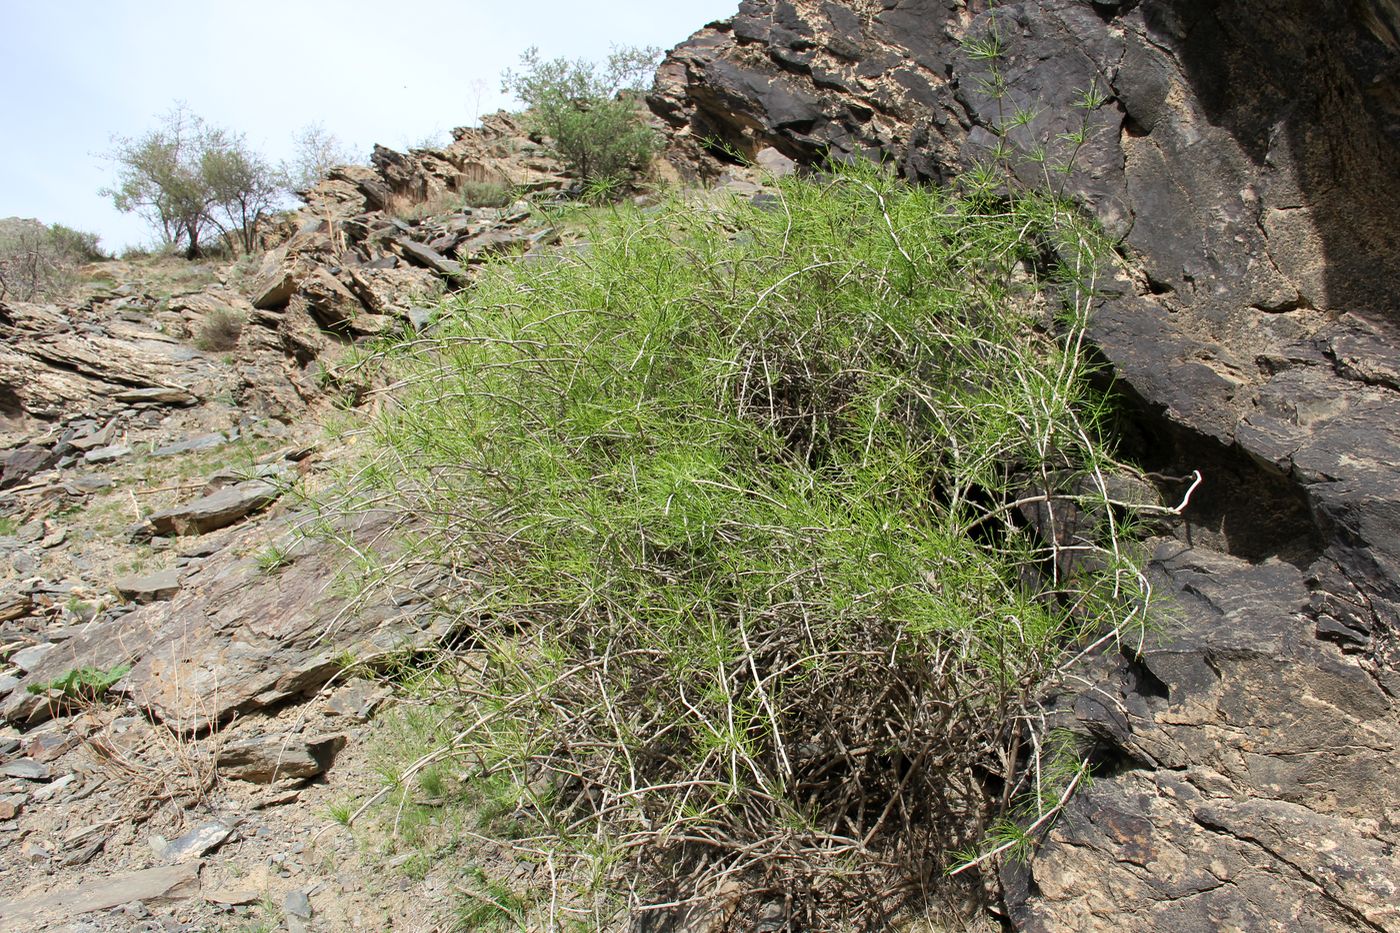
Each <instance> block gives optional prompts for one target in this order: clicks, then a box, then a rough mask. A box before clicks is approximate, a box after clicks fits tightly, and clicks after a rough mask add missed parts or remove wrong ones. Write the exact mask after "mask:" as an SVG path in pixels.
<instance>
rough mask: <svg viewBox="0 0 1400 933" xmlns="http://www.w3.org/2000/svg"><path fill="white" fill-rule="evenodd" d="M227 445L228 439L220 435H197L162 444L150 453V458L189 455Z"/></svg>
mask: <svg viewBox="0 0 1400 933" xmlns="http://www.w3.org/2000/svg"><path fill="white" fill-rule="evenodd" d="M227 443H228V438H227V437H225V436H224V435H222V434H219V433H217V432H216V433H214V434H197V435H195V436H194V437H187V438H185V439H184V440H180V441H174V442H173V443H170V444H164V445H162V446H160V447H157V448H156V449H155V450H153V451H151V456H152V457H173V456H176V455H178V454H190V453H195V452H197V451H200V450H213V449H214V448H215V447H222V446H223V445H224V444H227Z"/></svg>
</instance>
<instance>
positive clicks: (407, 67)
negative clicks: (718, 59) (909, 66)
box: [0, 0, 739, 249]
mask: <svg viewBox="0 0 1400 933" xmlns="http://www.w3.org/2000/svg"><path fill="white" fill-rule="evenodd" d="M738 5H739V4H738V0H684V2H680V3H675V2H667V0H594V2H591V3H581V2H569V0H529V2H501V0H458V2H452V0H447V2H441V3H435V4H427V3H404V2H397V3H395V2H382V0H381V2H373V3H372V2H368V0H337V2H335V3H313V2H310V0H238V2H232V3H207V2H203V0H180V2H173V0H101V2H98V0H0V86H3V87H4V89H5V91H4V104H3V105H0V114H2V115H3V118H2V119H0V128H3V131H4V140H3V144H0V217H9V216H20V217H36V218H38V219H40V220H42V221H44V222H45V223H55V222H57V223H63V224H67V225H68V226H71V227H78V228H80V229H84V230H92V231H96V232H97V233H99V234H101V236H102V243H103V245H104V246H105V247H107V248H108V249H118V248H120V247H122V246H124V245H127V244H131V243H144V242H149V241H150V234H149V231H148V230H147V229H146V228H145V226H144V225H143V224H142V222H141V221H140V220H139V219H137V218H136V217H135V216H133V215H122V214H119V213H117V211H116V210H115V209H114V208H113V207H112V205H111V203H110V201H108V200H106V199H104V198H102V197H100V196H99V195H98V194H97V191H98V189H99V188H101V187H102V186H104V185H106V184H109V183H111V181H112V180H113V176H114V170H113V167H112V165H111V164H110V163H109V162H105V161H104V160H103V158H102V156H103V154H104V153H105V152H107V151H109V150H110V149H111V147H112V137H113V136H118V135H120V136H138V135H140V134H141V133H142V132H144V131H145V130H147V129H149V128H151V127H152V126H154V125H155V124H156V122H157V120H158V118H159V116H160V115H161V114H163V113H165V112H166V111H167V110H169V109H170V107H171V105H172V104H173V103H174V102H175V101H177V100H183V101H184V102H185V103H187V104H188V105H189V107H190V109H191V110H192V111H193V112H194V113H197V114H199V115H200V116H202V117H204V118H205V119H206V120H207V121H209V122H210V123H213V124H215V125H219V126H224V127H227V128H229V129H232V130H237V131H241V132H243V133H245V134H247V137H248V140H249V142H250V143H251V144H252V145H253V146H254V147H255V148H257V149H258V150H260V151H261V152H263V153H264V154H265V155H267V156H269V157H271V158H273V159H274V160H279V159H282V158H286V157H288V156H290V155H291V151H290V148H291V147H290V141H291V139H292V138H293V137H294V135H295V134H296V132H297V130H298V129H300V128H301V127H304V126H306V125H307V124H308V123H312V122H319V123H321V124H322V125H323V126H324V127H325V128H326V129H327V130H329V131H330V132H332V133H334V134H335V135H336V136H338V137H339V138H340V139H341V141H342V142H343V143H344V144H345V145H346V147H347V148H348V149H350V150H351V151H352V152H354V153H356V154H357V155H359V156H360V157H364V156H366V155H368V153H369V150H370V148H371V147H372V146H373V145H374V144H375V143H382V144H384V145H386V146H391V147H393V148H399V149H401V148H404V147H405V146H407V145H410V144H417V143H419V142H420V141H422V140H424V139H426V138H428V137H434V138H438V139H441V140H442V141H444V142H445V141H446V140H447V139H448V130H450V129H451V128H452V127H454V126H462V125H466V124H471V123H473V122H474V121H475V119H476V117H477V115H478V114H479V113H490V112H492V111H493V110H496V109H498V108H499V107H503V106H510V105H511V104H512V102H511V101H508V100H506V99H505V98H503V97H502V95H501V93H500V75H501V72H502V71H503V70H504V69H506V68H509V67H511V66H513V65H515V64H516V63H517V62H518V60H519V56H520V52H521V51H523V50H524V49H526V48H527V47H529V46H531V45H534V46H538V47H539V49H540V53H541V55H543V56H544V57H547V58H553V57H556V56H560V55H563V56H567V57H569V58H579V57H583V58H589V59H601V58H602V57H604V56H605V55H606V54H607V52H608V49H609V46H610V45H614V44H615V45H655V46H659V47H661V48H663V49H666V48H670V47H672V46H674V45H676V44H678V43H680V42H682V41H684V40H685V39H686V37H688V36H689V35H690V34H691V33H692V32H694V31H695V30H697V29H699V28H700V27H701V26H704V25H705V24H706V23H708V22H710V21H712V20H715V19H720V18H723V17H726V16H729V15H731V14H732V13H733V12H734V11H735V10H736V9H737V8H738Z"/></svg>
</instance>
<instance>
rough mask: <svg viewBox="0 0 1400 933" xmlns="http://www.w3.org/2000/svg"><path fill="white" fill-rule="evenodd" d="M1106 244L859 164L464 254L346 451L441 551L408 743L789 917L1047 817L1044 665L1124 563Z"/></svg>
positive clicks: (1058, 659)
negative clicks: (1096, 354)
mask: <svg viewBox="0 0 1400 933" xmlns="http://www.w3.org/2000/svg"><path fill="white" fill-rule="evenodd" d="M1098 247H1099V244H1098V241H1097V237H1096V235H1095V233H1094V232H1093V231H1092V230H1090V229H1088V228H1087V227H1085V226H1084V225H1083V224H1082V223H1080V222H1079V221H1077V220H1076V219H1074V216H1073V215H1072V213H1071V212H1070V211H1068V210H1067V209H1066V208H1065V207H1064V206H1063V205H1061V204H1058V203H1056V202H1054V201H1051V200H1046V199H1043V198H1037V197H1031V196H1025V197H1020V198H1017V199H1016V200H1015V201H1014V202H1012V203H1007V202H1004V201H1001V200H998V199H994V198H993V197H991V195H990V194H988V193H985V192H982V193H979V192H971V193H966V194H962V195H960V194H958V193H956V192H954V191H935V190H928V189H919V188H911V187H907V186H905V185H902V184H900V183H898V182H897V181H895V180H894V179H892V178H891V177H889V176H887V175H885V174H883V173H881V172H880V171H878V170H876V169H874V168H861V169H842V170H838V171H836V172H835V174H833V175H832V176H830V177H828V178H825V179H823V180H818V181H798V180H791V181H787V182H784V183H783V185H782V187H781V189H780V192H779V196H778V197H777V199H776V200H774V201H772V202H770V203H766V204H764V205H761V206H755V205H753V204H751V203H747V202H739V201H734V202H731V203H722V204H716V203H713V202H707V201H704V200H697V199H691V200H683V199H677V200H673V201H671V202H670V203H668V204H666V205H664V206H663V207H662V208H660V209H659V210H653V211H650V212H645V213H644V212H639V211H636V210H633V209H630V208H625V209H624V208H619V209H616V210H614V211H609V212H605V213H603V214H601V215H600V216H599V218H598V219H597V220H596V224H595V226H594V228H593V229H592V231H591V235H590V245H589V247H588V249H586V250H580V251H574V252H570V253H564V254H561V255H558V256H556V257H554V258H553V259H552V260H550V261H541V262H534V263H528V264H527V263H508V262H502V263H501V264H499V265H497V266H495V267H493V268H492V269H490V270H489V273H488V274H487V275H486V276H485V278H484V279H483V280H482V281H481V282H480V283H478V284H477V285H476V286H475V287H474V288H473V289H471V290H470V291H468V292H464V293H462V294H461V295H459V296H458V297H457V298H455V299H453V301H452V302H450V303H449V305H447V306H446V307H445V308H444V311H443V315H442V318H441V324H440V329H439V331H438V332H437V334H436V336H435V337H434V338H433V339H431V340H428V341H421V340H420V341H416V342H413V343H409V344H405V345H402V346H400V347H398V348H396V349H393V350H391V351H389V354H388V357H387V360H388V363H387V365H388V366H389V367H390V370H391V371H392V373H393V374H394V375H395V376H396V377H397V378H398V379H399V380H400V382H399V385H400V386H401V387H402V388H401V392H400V394H399V395H398V397H397V398H396V399H395V401H394V403H393V405H392V408H391V409H390V410H389V411H388V412H387V413H386V414H385V415H383V416H382V417H381V418H380V419H379V420H378V421H377V422H375V423H374V424H373V425H372V427H371V432H370V433H371V435H372V437H373V443H372V445H371V447H372V450H373V452H372V453H371V454H370V455H368V456H367V459H366V460H365V461H364V462H363V463H361V464H360V465H359V467H358V470H357V473H356V481H355V485H353V486H352V489H351V494H352V496H361V497H363V499H364V500H365V501H372V502H374V503H376V504H377V506H384V505H388V506H390V507H393V508H396V509H402V510H404V511H405V512H406V514H409V515H411V516H413V517H414V521H416V522H418V523H419V528H418V530H417V531H416V532H415V536H414V546H413V549H412V551H411V553H412V555H413V557H412V558H411V559H409V560H408V561H407V564H409V565H411V563H412V562H413V561H429V562H434V563H441V564H446V565H449V566H451V567H452V568H454V569H455V571H456V572H457V573H459V574H460V575H461V576H462V578H463V579H465V580H470V581H471V583H470V585H468V586H466V587H465V588H464V592H463V594H462V597H461V601H460V603H459V604H458V605H456V606H455V608H454V609H452V610H451V611H455V612H458V613H460V616H461V622H462V625H463V627H464V630H465V632H466V635H465V636H464V637H465V638H466V641H465V644H467V645H468V646H469V650H465V651H464V652H463V653H462V654H461V656H460V658H459V659H458V661H459V663H458V666H457V668H456V671H457V676H456V677H455V678H454V680H452V681H451V684H452V690H453V694H452V695H453V696H454V697H455V700H454V702H455V704H456V705H457V708H458V714H457V715H456V717H455V718H454V721H455V722H456V724H457V727H458V731H457V733H456V735H455V739H454V740H453V741H452V742H450V743H448V744H447V745H445V746H443V747H442V748H441V749H439V750H438V752H436V753H434V754H433V755H430V756H428V758H427V759H425V760H424V762H431V761H441V760H443V759H444V758H457V759H460V760H461V761H462V762H463V763H464V766H466V767H469V768H470V770H471V773H472V774H474V775H475V778H474V781H475V782H476V783H478V784H479V785H480V786H485V787H490V788H491V789H492V790H491V792H492V794H494V795H495V796H496V797H497V798H498V799H504V800H505V801H506V803H504V804H502V806H503V807H504V808H505V810H506V811H507V812H510V811H513V812H515V813H517V814H518V815H519V816H520V819H523V820H525V823H524V825H523V826H521V825H520V824H518V823H517V824H515V825H516V830H515V831H516V832H517V833H520V832H523V833H524V834H525V835H526V836H528V837H529V838H528V840H527V841H526V842H522V843H519V845H520V846H521V849H522V852H530V853H535V855H534V856H532V857H536V856H538V857H543V855H541V853H548V857H549V858H550V859H551V860H552V861H551V865H553V866H555V867H559V868H560V870H561V871H565V873H566V874H567V871H566V866H568V865H569V864H570V861H571V860H572V859H577V860H578V863H577V864H578V865H587V866H591V867H590V868H589V869H588V871H583V870H582V869H580V872H579V873H578V876H580V877H581V876H582V875H584V874H587V875H589V877H591V878H592V879H593V881H594V882H595V883H596V882H599V881H601V883H602V885H603V887H604V888H611V889H612V890H614V891H630V892H632V895H631V896H632V897H634V898H635V899H639V900H642V901H645V900H646V899H649V898H650V899H655V900H661V901H665V900H670V899H685V898H689V897H692V896H702V897H703V896H706V895H709V894H712V893H714V892H715V891H716V890H717V889H718V888H719V887H720V886H721V884H722V882H723V881H724V880H725V879H734V880H738V881H741V882H742V883H743V884H744V885H745V890H746V891H749V892H750V893H752V894H753V895H754V896H756V897H773V896H777V897H780V898H786V903H787V905H788V908H789V910H790V911H791V916H792V920H793V922H794V923H796V924H798V925H802V924H808V925H811V926H815V927H818V928H830V924H831V923H833V922H835V918H836V917H838V916H858V915H861V914H863V913H868V912H871V911H876V912H878V911H879V910H883V909H885V908H886V907H888V906H889V904H890V903H891V898H894V897H898V896H899V895H901V894H908V893H909V892H911V891H920V890H923V891H925V892H926V891H927V890H928V888H929V887H930V886H932V887H937V884H938V878H939V877H940V873H941V872H943V871H945V870H947V869H948V868H950V867H951V866H952V865H953V864H954V862H955V861H956V860H957V858H959V857H960V855H959V854H960V853H963V855H962V857H966V854H965V853H966V850H967V849H968V848H969V847H975V846H977V845H978V844H979V842H980V841H981V840H982V839H984V838H985V831H986V829H987V827H988V825H989V822H990V821H992V820H994V819H997V818H998V817H1002V818H1005V819H1006V822H1004V823H1003V824H1002V829H1003V832H1004V833H1005V834H1008V835H1012V836H1014V835H1015V833H1016V831H1017V830H1016V828H1015V827H1016V826H1017V825H1020V826H1024V825H1026V824H1027V823H1033V821H1035V820H1036V819H1038V818H1041V817H1043V816H1044V815H1045V814H1046V813H1047V812H1048V811H1049V810H1052V809H1053V807H1054V801H1055V799H1056V796H1057V795H1058V794H1060V793H1061V791H1062V790H1064V788H1065V787H1066V785H1067V783H1071V782H1076V781H1079V780H1081V779H1082V778H1083V776H1084V773H1085V772H1084V767H1085V766H1084V764H1083V762H1082V761H1081V760H1080V758H1078V757H1075V756H1074V755H1073V749H1072V748H1070V749H1069V750H1068V755H1069V757H1067V758H1064V759H1061V760H1052V758H1054V756H1053V755H1052V752H1051V747H1052V745H1054V744H1055V743H1053V742H1052V741H1050V738H1049V737H1048V736H1047V735H1045V733H1044V728H1043V726H1042V724H1041V719H1040V717H1039V714H1038V709H1039V704H1040V703H1041V701H1042V700H1043V699H1044V697H1045V696H1046V694H1047V691H1049V690H1051V689H1052V687H1053V685H1054V684H1055V683H1056V682H1057V680H1058V679H1059V677H1060V676H1061V675H1062V673H1063V671H1064V670H1065V668H1066V666H1067V665H1070V664H1072V663H1073V660H1074V658H1075V657H1076V656H1077V655H1079V654H1080V653H1081V652H1083V651H1085V650H1086V649H1088V648H1090V647H1091V646H1093V645H1096V644H1104V643H1106V641H1108V640H1112V639H1115V638H1125V637H1133V635H1134V633H1137V632H1140V630H1141V626H1142V625H1143V613H1144V608H1145V603H1146V598H1147V589H1146V583H1145V581H1144V579H1143V578H1142V576H1141V575H1140V574H1139V572H1138V570H1137V569H1136V567H1135V565H1134V562H1133V560H1132V558H1131V549H1130V547H1129V545H1128V543H1127V534H1126V531H1125V528H1124V524H1123V523H1124V522H1125V521H1129V520H1130V519H1131V515H1130V514H1129V512H1128V511H1125V510H1124V509H1123V508H1122V507H1121V506H1120V505H1114V506H1112V507H1110V505H1109V504H1108V501H1107V500H1108V494H1107V491H1106V489H1107V484H1106V480H1105V474H1106V472H1110V471H1118V470H1121V469H1122V468H1121V467H1119V466H1118V465H1116V464H1114V463H1113V461H1112V458H1111V456H1110V453H1109V451H1108V450H1107V448H1106V446H1105V444H1104V442H1103V440H1102V439H1101V438H1100V436H1099V429H1098V419H1099V416H1100V413H1101V407H1102V400H1101V399H1100V398H1099V397H1098V396H1096V395H1095V394H1094V392H1093V391H1091V390H1090V389H1089V388H1088V386H1087V384H1086V380H1085V374H1086V371H1087V369H1088V365H1089V364H1088V362H1087V361H1086V358H1085V354H1084V352H1083V349H1082V336H1083V328H1084V323H1085V318H1086V315H1087V313H1088V309H1089V305H1090V303H1091V300H1092V290H1093V270H1094V269H1095V264H1096V252H1097V250H1098ZM444 611H447V610H446V609H445V610H444ZM424 762H420V764H419V767H421V766H423V765H424ZM1018 820H1019V823H1018V822H1017V821H1018Z"/></svg>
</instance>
